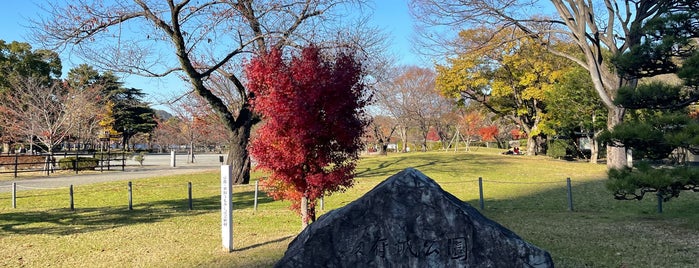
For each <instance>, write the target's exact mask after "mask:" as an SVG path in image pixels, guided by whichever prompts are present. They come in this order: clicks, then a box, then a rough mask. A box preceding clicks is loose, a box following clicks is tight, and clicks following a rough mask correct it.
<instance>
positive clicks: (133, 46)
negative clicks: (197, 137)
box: [35, 0, 381, 183]
mask: <svg viewBox="0 0 699 268" xmlns="http://www.w3.org/2000/svg"><path fill="white" fill-rule="evenodd" d="M363 2H364V1H363V0H301V1H284V2H279V1H276V0H262V1H253V0H242V1H214V0H207V1H189V0H181V1H177V0H165V1H144V0H130V1H119V2H108V3H105V2H104V1H100V0H86V1H79V2H65V3H63V2H62V3H50V4H49V5H48V6H47V7H46V9H47V11H48V12H49V16H48V18H42V19H40V20H38V21H36V23H35V25H36V27H35V29H36V35H35V36H36V39H38V40H39V41H42V42H44V43H45V44H46V45H48V46H50V47H65V46H70V47H71V48H73V50H74V51H75V52H76V53H79V54H80V55H82V56H83V57H85V58H86V59H87V60H89V61H90V62H91V63H94V64H97V65H98V66H99V67H101V69H105V70H113V71H115V72H124V73H131V74H137V75H143V76H148V77H164V76H167V75H170V74H174V73H176V74H178V75H181V76H182V77H183V78H185V79H184V80H186V81H187V82H188V83H189V85H190V86H191V88H192V90H193V91H194V92H195V93H196V94H198V95H200V96H201V97H202V98H204V99H205V100H206V102H207V103H209V105H211V107H212V108H213V109H214V111H216V113H217V114H218V115H219V116H220V117H221V120H222V121H223V124H224V125H225V126H226V128H227V129H228V131H230V141H229V152H228V160H227V161H228V164H230V165H232V169H233V170H234V174H233V177H232V180H233V181H234V182H235V183H248V182H249V180H250V158H249V157H248V151H247V147H248V140H249V137H250V131H251V129H252V126H253V125H254V124H256V123H257V122H258V121H259V118H258V117H257V116H256V115H254V114H253V113H252V111H251V110H250V106H249V103H248V101H249V100H250V99H252V98H253V97H254V96H253V95H252V94H251V93H250V92H249V91H248V90H247V88H246V87H245V83H244V79H243V78H242V76H241V73H242V71H241V69H240V66H241V65H242V61H243V59H245V58H246V57H249V56H250V55H251V53H252V55H255V54H258V55H262V54H266V52H268V49H269V48H272V49H283V48H287V47H291V48H293V47H294V46H298V45H299V44H304V43H308V42H311V41H318V40H320V39H324V40H331V38H334V40H335V41H334V42H333V43H328V44H327V45H328V46H333V45H337V44H358V45H360V46H362V45H367V44H371V43H374V42H375V41H376V40H377V37H378V38H380V37H381V35H377V34H376V31H373V30H372V29H369V28H367V27H365V26H364V25H363V24H362V23H361V22H360V23H352V24H347V21H346V20H351V19H353V18H356V16H342V14H341V13H340V11H341V10H350V9H351V8H352V6H351V5H352V4H357V5H362V4H363ZM331 22H332V23H331ZM127 32H129V33H136V34H122V33H127ZM368 46H369V45H367V46H366V47H365V48H366V49H367V51H371V50H372V49H371V48H369V47H368ZM214 74H218V75H221V76H222V77H225V79H227V80H228V81H230V83H231V84H233V85H235V87H234V88H233V90H234V91H235V94H237V96H238V97H237V99H238V100H240V102H239V105H227V103H226V102H225V101H224V99H223V98H222V97H221V96H219V95H216V94H215V93H214V91H212V89H211V88H210V87H209V85H207V80H208V79H209V78H210V77H211V76H212V75H214Z"/></svg>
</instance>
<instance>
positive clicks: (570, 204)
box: [566, 178, 573, 211]
mask: <svg viewBox="0 0 699 268" xmlns="http://www.w3.org/2000/svg"><path fill="white" fill-rule="evenodd" d="M566 186H567V187H566V188H567V189H568V211H573V188H572V187H571V185H570V178H566Z"/></svg>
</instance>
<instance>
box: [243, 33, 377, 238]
mask: <svg viewBox="0 0 699 268" xmlns="http://www.w3.org/2000/svg"><path fill="white" fill-rule="evenodd" d="M246 75H247V77H248V79H249V82H248V88H249V89H250V90H251V92H253V93H254V94H255V96H256V97H255V99H254V100H253V102H252V104H253V109H254V110H255V111H256V112H259V113H260V114H262V116H263V118H264V121H265V123H264V125H262V126H261V127H260V129H259V130H258V132H257V134H258V136H257V137H256V138H255V139H253V141H252V142H251V153H252V155H253V156H254V157H255V159H256V160H257V161H258V165H257V167H258V168H259V169H261V170H265V171H268V172H270V176H269V178H268V179H267V181H266V185H269V186H275V187H272V188H270V189H271V191H272V195H273V196H274V197H275V198H282V199H287V200H290V201H291V202H292V204H293V207H294V208H300V211H301V218H302V227H303V228H305V227H306V225H307V224H308V221H309V220H311V219H315V209H314V208H315V202H316V200H317V199H318V198H320V197H321V196H323V195H329V194H331V193H333V192H336V191H341V190H344V189H346V188H347V187H350V186H352V183H353V176H354V174H353V173H354V169H355V166H356V162H357V159H358V157H359V151H360V150H361V148H362V144H361V140H360V138H361V136H362V134H363V131H364V128H365V127H366V126H367V125H368V118H367V116H366V114H365V113H364V107H365V106H366V105H367V104H368V99H367V97H368V94H367V92H366V91H365V86H364V85H363V84H362V80H361V79H362V75H363V70H362V65H361V63H360V62H359V61H358V60H357V59H356V58H355V57H354V56H353V54H351V53H347V52H340V53H338V54H323V53H321V50H320V49H319V48H318V47H315V46H310V47H306V48H304V49H303V50H302V51H301V53H300V55H296V56H294V57H292V58H291V59H289V60H285V59H284V58H283V56H282V54H281V52H280V51H279V50H277V49H274V50H272V51H271V53H270V54H268V55H263V56H262V57H257V58H254V59H253V60H252V61H251V62H250V63H249V64H248V66H247V68H246Z"/></svg>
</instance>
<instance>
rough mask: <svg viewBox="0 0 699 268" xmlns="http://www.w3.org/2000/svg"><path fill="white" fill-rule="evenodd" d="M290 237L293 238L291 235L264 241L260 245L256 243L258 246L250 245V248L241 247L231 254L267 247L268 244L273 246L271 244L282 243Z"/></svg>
mask: <svg viewBox="0 0 699 268" xmlns="http://www.w3.org/2000/svg"><path fill="white" fill-rule="evenodd" d="M292 237H294V236H293V235H287V236H285V237H280V238H277V239H274V240H270V241H266V242H262V243H258V244H254V245H250V246H247V247H243V248H237V249H234V250H233V252H237V251H245V250H250V249H254V248H258V247H262V246H265V245H269V244H273V243H279V242H282V241H284V240H287V239H289V238H292Z"/></svg>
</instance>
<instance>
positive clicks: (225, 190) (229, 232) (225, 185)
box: [221, 165, 233, 252]
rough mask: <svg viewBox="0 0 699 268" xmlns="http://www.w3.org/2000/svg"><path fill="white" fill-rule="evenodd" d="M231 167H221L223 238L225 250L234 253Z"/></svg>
mask: <svg viewBox="0 0 699 268" xmlns="http://www.w3.org/2000/svg"><path fill="white" fill-rule="evenodd" d="M231 174H232V170H231V166H230V165H223V166H221V238H222V239H223V250H225V251H226V252H231V251H233V199H232V196H233V195H232V194H233V183H232V182H231Z"/></svg>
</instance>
